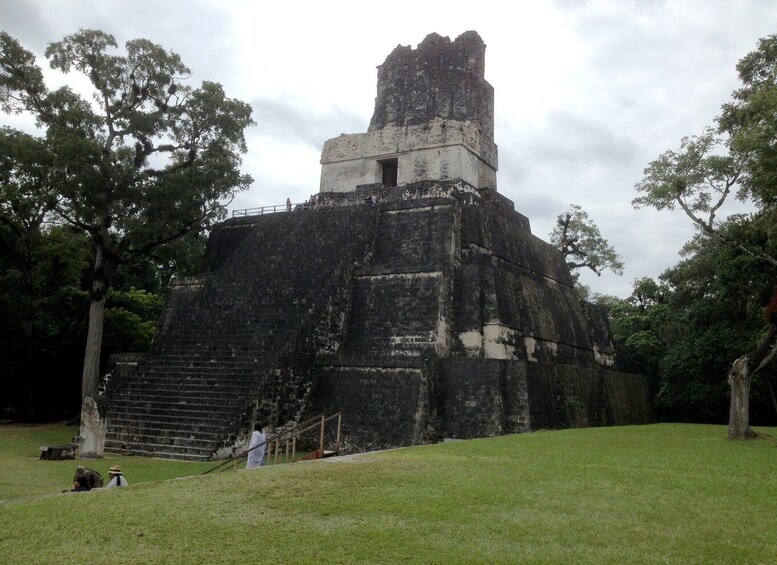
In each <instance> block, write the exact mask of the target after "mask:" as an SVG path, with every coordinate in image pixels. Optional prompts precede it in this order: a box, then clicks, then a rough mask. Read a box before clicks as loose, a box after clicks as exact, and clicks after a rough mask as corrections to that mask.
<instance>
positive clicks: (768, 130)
mask: <svg viewBox="0 0 777 565" xmlns="http://www.w3.org/2000/svg"><path fill="white" fill-rule="evenodd" d="M737 70H738V72H739V78H740V81H741V83H742V86H741V88H739V89H738V90H737V91H735V92H734V95H733V98H734V99H733V101H732V102H731V103H729V104H726V105H725V106H724V107H723V113H722V115H721V116H720V117H719V118H718V123H717V126H718V127H717V128H716V129H713V128H707V129H705V130H704V132H703V133H702V134H701V135H699V136H694V137H690V138H684V139H683V140H682V142H681V146H680V150H679V151H667V152H665V153H663V154H662V155H660V156H659V157H658V159H656V160H655V161H653V162H651V163H650V164H649V165H648V167H647V168H646V169H645V173H644V178H643V179H642V181H640V182H639V183H637V185H636V189H637V191H638V192H639V193H641V196H639V197H637V198H635V199H634V200H633V204H634V206H635V207H637V208H639V207H642V206H650V207H653V208H656V209H658V210H662V209H668V210H672V209H675V208H680V209H682V210H683V211H684V212H685V214H686V215H687V216H688V217H689V218H690V219H691V221H692V222H693V223H694V224H695V225H696V226H697V227H698V228H699V229H700V231H701V232H702V233H704V234H705V235H706V236H707V237H709V238H711V239H713V240H715V241H716V242H717V243H718V244H719V245H721V246H724V247H726V248H728V249H734V248H735V249H737V250H738V251H739V252H742V253H745V254H747V255H749V256H750V257H752V258H754V259H756V260H758V261H759V262H761V263H762V264H763V265H767V266H768V268H774V267H777V253H775V251H777V245H776V244H775V238H777V231H775V230H777V228H775V219H777V209H776V208H775V206H776V205H777V189H775V186H777V183H775V182H774V181H775V180H777V176H776V175H777V173H775V170H776V169H775V165H777V149H776V147H777V36H776V35H772V36H769V37H767V38H765V39H761V40H760V41H759V43H758V48H757V49H756V50H755V51H753V52H752V53H749V54H748V55H747V56H745V57H744V58H743V59H742V60H741V61H740V62H739V64H738V65H737ZM721 134H725V135H726V136H727V138H724V137H722V135H721ZM732 195H733V197H735V198H738V199H740V200H743V201H750V202H751V203H752V204H753V205H754V206H756V208H757V210H758V211H757V213H756V214H753V215H751V216H750V217H749V218H746V219H745V221H741V220H742V219H741V218H740V227H745V228H746V229H744V230H742V229H739V230H737V229H736V225H728V224H725V225H724V224H723V223H722V222H721V220H720V219H719V218H718V214H719V212H720V211H721V209H722V207H723V205H724V204H725V203H726V202H727V201H728V200H729V199H730V198H731V197H732ZM759 223H760V224H761V227H762V228H763V229H761V230H756V231H758V232H759V233H761V234H763V236H764V237H762V238H760V239H758V238H754V237H751V236H750V234H751V233H752V231H751V230H750V229H749V228H754V227H758V224H759ZM766 322H767V327H766V330H765V331H764V332H763V334H762V338H761V340H760V342H759V343H758V346H757V347H756V348H755V349H753V350H752V351H750V352H749V353H746V354H744V355H741V356H739V357H738V358H737V359H736V360H735V361H734V363H733V364H732V366H731V369H730V370H729V373H728V380H729V386H730V389H731V404H730V410H729V437H731V438H746V437H750V436H752V435H754V434H753V432H752V430H751V429H750V420H749V417H750V416H749V401H750V388H751V384H752V380H753V375H754V374H755V373H756V372H757V371H758V370H760V369H762V368H763V367H764V366H766V364H768V363H769V361H770V360H771V359H772V358H773V357H774V355H775V352H777V318H776V317H770V316H766Z"/></svg>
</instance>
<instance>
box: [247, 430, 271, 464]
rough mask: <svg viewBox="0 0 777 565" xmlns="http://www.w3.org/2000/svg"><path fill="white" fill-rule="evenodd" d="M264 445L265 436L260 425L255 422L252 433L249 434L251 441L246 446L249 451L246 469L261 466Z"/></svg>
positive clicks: (265, 442)
mask: <svg viewBox="0 0 777 565" xmlns="http://www.w3.org/2000/svg"><path fill="white" fill-rule="evenodd" d="M266 444H267V436H265V435H264V434H263V433H262V423H261V422H257V423H256V424H255V425H254V433H252V434H251V441H250V442H249V444H248V449H249V451H248V461H246V469H254V468H256V467H261V466H262V460H263V459H264V450H265V447H266Z"/></svg>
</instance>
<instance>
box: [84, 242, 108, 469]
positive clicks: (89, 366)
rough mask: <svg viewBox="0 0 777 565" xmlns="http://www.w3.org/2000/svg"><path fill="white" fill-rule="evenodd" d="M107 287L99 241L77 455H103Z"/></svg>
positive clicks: (95, 262) (87, 339)
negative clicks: (101, 394) (102, 359)
mask: <svg viewBox="0 0 777 565" xmlns="http://www.w3.org/2000/svg"><path fill="white" fill-rule="evenodd" d="M107 291H108V277H107V273H106V264H105V250H104V249H103V247H102V246H101V245H100V242H98V244H97V250H96V252H95V260H94V273H93V278H92V290H91V304H90V306H89V329H88V331H87V335H86V351H85V353H84V372H83V375H82V377H81V430H80V434H79V436H80V439H79V455H80V456H81V457H102V455H103V449H104V446H105V418H104V414H102V413H101V411H100V406H99V404H98V398H97V391H98V388H99V385H100V352H101V350H102V341H103V323H104V321H105V299H106V295H107Z"/></svg>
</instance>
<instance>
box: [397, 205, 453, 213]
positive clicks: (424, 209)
mask: <svg viewBox="0 0 777 565" xmlns="http://www.w3.org/2000/svg"><path fill="white" fill-rule="evenodd" d="M451 206H453V204H435V205H434V206H419V207H418V208H406V209H404V210H386V211H385V212H383V213H384V214H410V213H412V212H429V211H431V210H440V209H442V208H450V207H451Z"/></svg>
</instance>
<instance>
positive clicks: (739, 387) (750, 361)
mask: <svg viewBox="0 0 777 565" xmlns="http://www.w3.org/2000/svg"><path fill="white" fill-rule="evenodd" d="M775 352H777V322H775V321H772V323H771V324H770V327H769V332H768V333H767V334H766V335H765V336H764V338H763V339H762V340H761V343H759V344H758V347H756V348H755V349H754V350H753V351H751V352H750V353H748V354H746V355H743V356H742V357H740V358H739V359H737V360H736V361H734V364H733V365H732V366H731V370H730V371H729V373H728V383H729V385H731V408H730V410H729V415H728V437H729V439H746V438H749V437H753V436H754V435H755V434H754V433H753V430H751V429H750V384H751V383H752V382H753V375H754V374H755V372H756V371H758V370H759V369H760V368H761V367H763V366H764V365H766V364H767V363H768V362H769V361H770V360H771V359H772V357H774V354H775Z"/></svg>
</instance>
